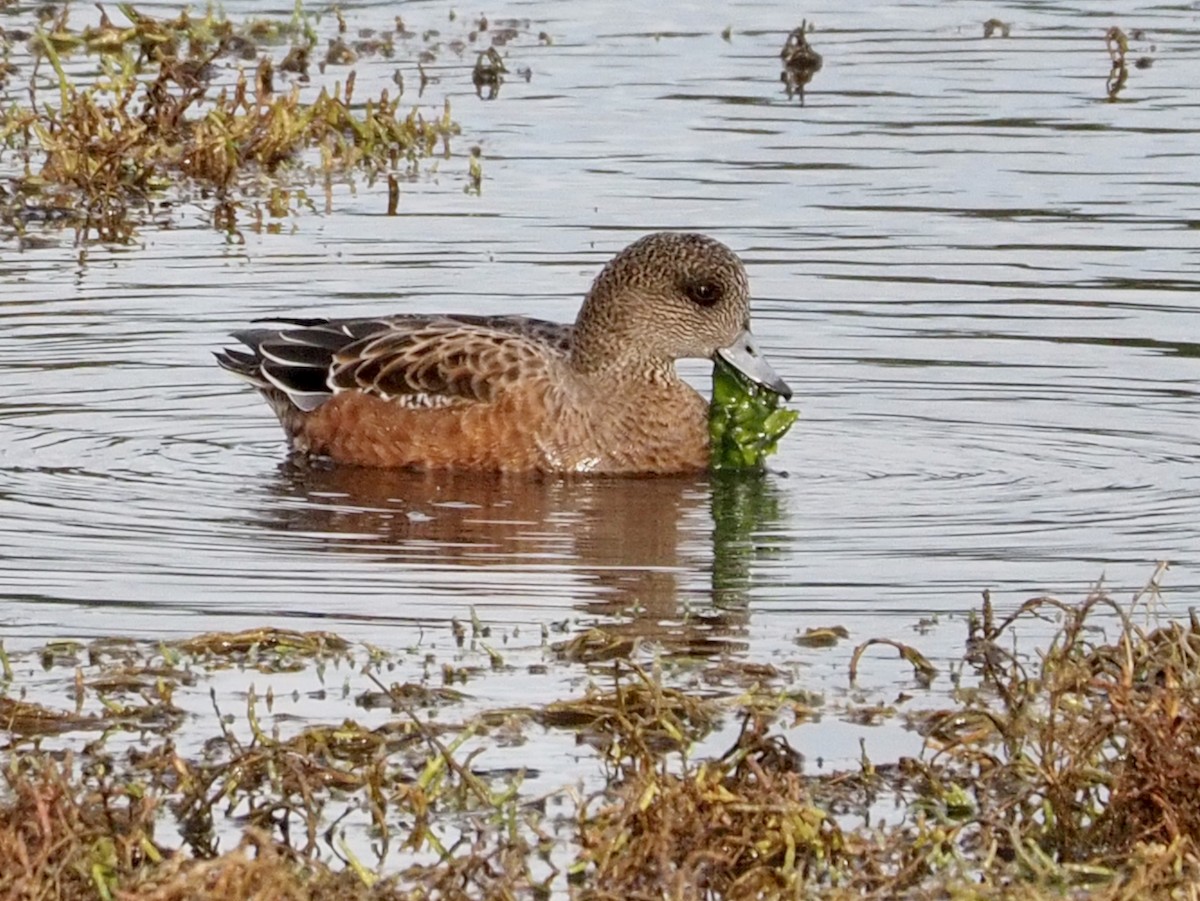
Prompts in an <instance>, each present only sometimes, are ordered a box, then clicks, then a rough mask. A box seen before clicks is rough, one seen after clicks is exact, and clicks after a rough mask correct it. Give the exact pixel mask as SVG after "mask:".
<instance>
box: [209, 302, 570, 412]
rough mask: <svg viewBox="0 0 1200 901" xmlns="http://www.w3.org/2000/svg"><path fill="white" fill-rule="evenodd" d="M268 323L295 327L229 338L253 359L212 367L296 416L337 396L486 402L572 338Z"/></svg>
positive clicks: (431, 324) (418, 325)
mask: <svg viewBox="0 0 1200 901" xmlns="http://www.w3.org/2000/svg"><path fill="white" fill-rule="evenodd" d="M273 321H276V322H283V323H286V324H288V325H292V326H295V327H294V328H283V329H271V328H256V329H246V330H244V331H240V332H236V333H234V337H235V338H237V339H238V340H239V341H241V342H242V343H243V344H245V345H246V346H248V347H249V348H250V349H251V350H253V351H254V354H253V355H250V354H246V353H243V352H241V351H236V350H226V351H222V352H220V353H218V354H217V360H218V362H220V363H221V365H222V366H223V367H224V368H226V369H228V370H229V371H231V372H233V373H234V374H235V375H237V376H239V377H241V378H243V379H245V380H246V381H249V382H251V383H252V384H254V385H256V386H257V387H259V388H260V389H263V390H268V391H269V390H271V389H275V390H278V391H280V392H282V393H283V394H284V395H286V396H287V398H288V399H289V400H290V401H291V403H292V404H294V405H295V406H296V407H297V408H299V409H300V410H302V411H304V412H311V411H313V410H315V409H317V408H318V407H319V406H321V404H323V403H324V402H325V401H326V400H328V399H329V398H330V397H331V396H332V395H333V394H334V393H336V392H341V391H361V392H365V393H368V394H374V395H377V396H379V397H382V398H385V399H387V400H392V401H395V402H396V403H399V404H401V405H403V406H406V407H414V408H427V407H445V406H452V405H457V404H465V403H479V402H484V403H486V402H489V401H491V400H493V399H494V398H495V397H496V396H497V395H498V393H500V392H502V391H503V390H504V386H505V385H507V384H512V383H514V382H517V381H519V380H521V379H523V378H525V377H526V376H527V375H529V374H533V373H536V372H539V371H545V369H546V368H547V367H550V366H553V364H554V361H555V360H556V359H560V358H562V357H564V356H565V355H566V353H567V351H568V350H569V349H570V344H571V331H572V327H571V326H569V325H561V324H559V323H554V322H547V321H544V320H540V319H528V318H525V317H522V316H421V315H402V316H395V317H390V318H384V319H342V320H337V319H333V320H319V319H286V320H273Z"/></svg>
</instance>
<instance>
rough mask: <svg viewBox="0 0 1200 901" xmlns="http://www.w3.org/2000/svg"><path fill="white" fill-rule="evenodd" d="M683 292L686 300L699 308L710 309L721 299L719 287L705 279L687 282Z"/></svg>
mask: <svg viewBox="0 0 1200 901" xmlns="http://www.w3.org/2000/svg"><path fill="white" fill-rule="evenodd" d="M683 291H684V293H685V294H687V296H688V300H690V301H691V302H692V303H694V304H696V305H698V306H701V307H711V306H712V305H713V304H715V303H716V302H717V301H719V300H720V299H721V286H720V285H718V284H717V283H716V282H710V281H708V280H706V279H701V280H699V281H694V282H688V283H687V284H686V285H685V286H684V289H683Z"/></svg>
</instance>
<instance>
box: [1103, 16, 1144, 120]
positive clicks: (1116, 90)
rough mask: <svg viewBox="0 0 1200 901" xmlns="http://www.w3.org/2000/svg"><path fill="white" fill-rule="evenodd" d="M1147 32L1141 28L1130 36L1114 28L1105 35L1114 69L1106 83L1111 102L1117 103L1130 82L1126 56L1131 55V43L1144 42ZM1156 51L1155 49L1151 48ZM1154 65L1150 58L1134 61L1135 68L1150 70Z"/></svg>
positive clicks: (1105, 86)
mask: <svg viewBox="0 0 1200 901" xmlns="http://www.w3.org/2000/svg"><path fill="white" fill-rule="evenodd" d="M1145 37H1146V35H1145V32H1143V31H1142V30H1141V29H1140V28H1135V29H1134V30H1133V31H1132V32H1131V33H1130V34H1128V35H1127V34H1125V32H1124V31H1123V30H1122V29H1120V28H1118V27H1117V26H1115V25H1114V26H1113V27H1112V28H1110V29H1108V31H1107V32H1105V35H1104V43H1105V46H1106V47H1107V48H1108V56H1109V59H1111V60H1112V68H1111V69H1110V70H1109V73H1108V79H1107V80H1106V81H1105V85H1104V88H1105V91H1106V92H1107V94H1108V99H1109V100H1110V101H1114V102H1115V101H1116V100H1117V97H1118V95H1119V94H1120V93H1121V91H1122V90H1123V89H1124V87H1125V83H1126V82H1127V81H1128V80H1129V66H1128V64H1127V63H1126V59H1125V58H1126V56H1127V55H1128V54H1129V41H1130V39H1131V38H1132V39H1133V40H1139V41H1140V40H1144V39H1145ZM1150 49H1151V50H1153V49H1155V48H1154V47H1151V48H1150ZM1152 65H1154V59H1153V57H1150V56H1139V57H1138V58H1137V59H1136V60H1135V61H1134V67H1135V68H1138V69H1149V68H1150V67H1151V66H1152Z"/></svg>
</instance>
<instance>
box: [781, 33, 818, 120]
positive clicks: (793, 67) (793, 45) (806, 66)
mask: <svg viewBox="0 0 1200 901" xmlns="http://www.w3.org/2000/svg"><path fill="white" fill-rule="evenodd" d="M811 28H812V26H810V25H809V24H808V20H807V19H805V20H804V21H802V22H801V23H800V26H799V27H798V28H793V29H792V30H791V32H790V33H789V34H788V36H787V40H786V41H784V44H783V49H782V50H781V51H779V58H780V60H781V61H782V63H783V71H782V72H781V73H779V80H780V81H782V82H783V85H784V88H785V89H786V90H787V95H788V99H789V100H790V99H791V98H792V97H797V96H798V97H799V98H800V103H801V104H803V103H804V88H805V87H806V86H807V85H808V83H809V82H810V81H812V79H813V76H814V75H816V74H817V73H818V72H819V71H821V65H822V63H823V60H822V58H821V54H819V53H817V51H816V50H814V49H813V48H812V46H811V45H810V44H809V43H808V32H809V31H810V30H811Z"/></svg>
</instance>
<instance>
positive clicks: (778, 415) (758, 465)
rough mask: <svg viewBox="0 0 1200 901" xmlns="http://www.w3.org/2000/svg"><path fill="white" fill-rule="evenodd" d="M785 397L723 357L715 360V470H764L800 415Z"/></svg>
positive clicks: (711, 416) (711, 411)
mask: <svg viewBox="0 0 1200 901" xmlns="http://www.w3.org/2000/svg"><path fill="white" fill-rule="evenodd" d="M783 400H784V398H783V397H782V396H781V395H779V394H777V393H776V392H774V391H772V390H771V389H769V388H764V387H763V386H762V385H759V384H758V383H757V382H753V381H751V380H750V379H748V378H746V376H744V375H742V373H740V372H738V370H736V369H735V368H734V367H732V366H730V365H729V364H728V363H727V362H725V360H724V359H722V358H721V357H720V356H718V357H716V358H715V359H714V361H713V395H712V403H711V404H710V405H709V408H708V434H709V439H710V444H711V447H712V458H711V464H712V468H713V469H714V470H721V471H732V470H750V471H753V472H759V471H761V470H762V469H763V468H764V466H765V464H766V459H767V457H769V456H770V455H771V454H773V453H775V450H776V449H777V448H778V447H779V440H780V439H781V438H782V437H783V436H784V435H786V434H787V433H788V429H790V428H791V427H792V423H794V422H795V421H796V420H797V419H798V418H799V417H800V414H799V413H797V412H796V411H795V410H789V409H787V408H786V407H783V406H780V404H782V402H783Z"/></svg>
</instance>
